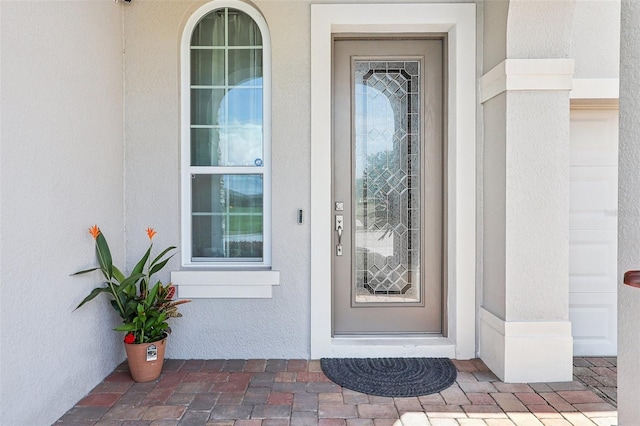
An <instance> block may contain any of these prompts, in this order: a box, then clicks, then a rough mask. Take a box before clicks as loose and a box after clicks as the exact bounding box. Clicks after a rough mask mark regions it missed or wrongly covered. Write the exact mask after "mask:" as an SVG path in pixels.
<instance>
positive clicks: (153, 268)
mask: <svg viewBox="0 0 640 426" xmlns="http://www.w3.org/2000/svg"><path fill="white" fill-rule="evenodd" d="M174 255H175V253H174V254H172V255H171V256H169V257H168V258H166V259H165V260H163V261H162V262H160V263H158V264H157V265H154V266H153V267H152V268H151V269H150V270H149V276H151V275H153V274H155V273H156V272H158V271H159V270H161V269H162V268H164V265H166V264H167V262H168V261H170V260H171V258H172V257H173V256H174Z"/></svg>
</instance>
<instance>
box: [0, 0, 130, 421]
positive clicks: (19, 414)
mask: <svg viewBox="0 0 640 426" xmlns="http://www.w3.org/2000/svg"><path fill="white" fill-rule="evenodd" d="M0 15H1V17H0V43H1V49H0V50H1V58H0V59H1V79H0V90H1V96H0V112H1V121H2V128H1V134H0V195H1V198H0V201H1V202H0V235H1V238H0V265H1V266H0V268H1V269H0V298H1V299H0V311H1V314H0V321H1V324H2V329H1V332H2V335H1V337H0V342H1V346H0V347H1V351H2V353H1V359H2V362H1V363H0V369H1V371H0V383H1V386H2V387H1V395H0V407H1V408H0V423H1V424H3V425H29V426H33V425H45V424H51V423H53V422H55V420H56V419H57V418H58V417H60V416H61V415H62V414H64V412H65V411H66V410H67V409H68V408H69V407H71V406H72V405H73V404H74V403H75V402H77V401H78V400H80V399H81V398H82V397H83V396H84V395H85V394H86V393H87V392H88V391H89V390H90V389H91V388H92V387H94V386H95V385H96V384H97V383H98V382H100V381H101V380H102V379H103V378H104V377H105V376H106V375H107V374H108V373H109V372H110V371H112V370H113V368H114V367H115V366H116V365H117V364H118V363H119V362H120V361H122V360H123V359H124V351H123V350H122V346H121V338H122V336H121V334H120V333H116V332H114V331H112V330H111V328H112V325H113V326H115V325H116V323H117V320H116V318H115V317H114V315H113V314H112V312H111V311H112V308H111V307H110V306H107V303H94V304H92V305H87V306H86V307H83V308H82V309H81V310H78V311H75V312H74V311H73V309H74V308H75V307H76V305H77V304H78V303H79V302H80V301H81V300H82V299H83V298H84V297H85V296H86V295H87V294H88V293H89V291H90V289H91V288H93V287H95V286H97V285H98V283H99V281H98V277H97V276H93V277H88V276H86V277H70V276H69V274H70V273H72V272H74V271H76V270H79V269H80V268H87V267H90V266H92V265H94V264H95V255H94V251H93V240H92V238H91V237H90V235H89V234H88V233H87V229H88V227H89V226H90V225H92V224H93V223H98V224H99V225H100V226H101V227H102V228H103V229H104V231H105V233H107V235H108V236H109V241H110V242H111V244H112V248H113V254H114V259H116V261H117V260H118V259H120V260H121V259H123V258H124V252H123V246H124V241H123V230H124V221H123V191H122V187H123V173H122V172H123V167H122V155H123V151H122V139H123V137H122V115H123V111H122V104H123V95H122V93H123V92H122V53H121V47H122V25H121V6H120V5H119V4H118V3H114V2H113V1H111V0H102V1H56V2H46V1H38V2H31V1H1V2H0ZM120 263H121V262H120Z"/></svg>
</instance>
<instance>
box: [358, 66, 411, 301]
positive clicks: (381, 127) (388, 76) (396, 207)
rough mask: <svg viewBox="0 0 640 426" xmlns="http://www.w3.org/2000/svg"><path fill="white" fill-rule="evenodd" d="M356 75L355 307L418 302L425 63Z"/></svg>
mask: <svg viewBox="0 0 640 426" xmlns="http://www.w3.org/2000/svg"><path fill="white" fill-rule="evenodd" d="M353 69H354V73H355V76H354V77H355V79H354V82H355V86H354V91H355V93H354V102H355V145H354V156H355V200H354V202H355V206H356V208H355V224H354V229H355V236H354V242H355V266H354V267H355V284H354V285H355V295H356V297H355V299H356V303H379V302H408V303H416V302H420V298H421V291H420V288H419V282H420V280H419V270H420V223H421V218H420V191H421V190H420V118H419V117H420V84H419V82H420V76H419V72H420V63H419V61H365V60H355V61H354V67H353Z"/></svg>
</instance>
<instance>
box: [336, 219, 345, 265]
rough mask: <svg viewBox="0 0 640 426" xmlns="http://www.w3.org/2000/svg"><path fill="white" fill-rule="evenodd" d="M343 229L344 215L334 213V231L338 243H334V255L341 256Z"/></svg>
mask: <svg viewBox="0 0 640 426" xmlns="http://www.w3.org/2000/svg"><path fill="white" fill-rule="evenodd" d="M343 231H344V215H341V214H337V215H336V232H337V233H338V244H337V245H336V256H342V232H343Z"/></svg>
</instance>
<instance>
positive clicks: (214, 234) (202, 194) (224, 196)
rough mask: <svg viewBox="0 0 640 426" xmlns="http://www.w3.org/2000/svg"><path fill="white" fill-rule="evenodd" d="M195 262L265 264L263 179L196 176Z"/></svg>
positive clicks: (193, 215) (194, 215)
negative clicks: (217, 261)
mask: <svg viewBox="0 0 640 426" xmlns="http://www.w3.org/2000/svg"><path fill="white" fill-rule="evenodd" d="M191 181H192V200H193V201H192V203H193V205H192V232H193V235H192V242H193V248H192V253H193V260H194V261H197V260H198V258H202V259H203V260H204V258H209V259H210V258H215V259H220V260H243V261H247V260H255V261H261V260H262V242H263V232H262V223H263V221H262V204H263V179H262V175H194V176H193V177H192V179H191Z"/></svg>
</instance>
